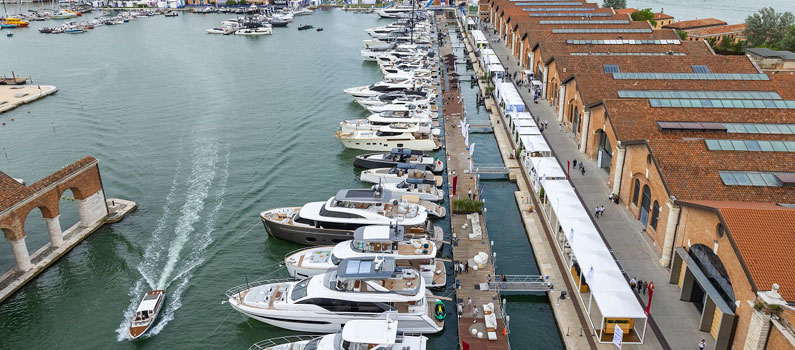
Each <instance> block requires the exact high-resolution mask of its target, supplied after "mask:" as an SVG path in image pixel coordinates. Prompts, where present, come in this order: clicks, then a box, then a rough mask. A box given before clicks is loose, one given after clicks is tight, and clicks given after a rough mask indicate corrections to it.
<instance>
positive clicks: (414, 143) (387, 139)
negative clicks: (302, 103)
mask: <svg viewBox="0 0 795 350" xmlns="http://www.w3.org/2000/svg"><path fill="white" fill-rule="evenodd" d="M336 136H337V138H338V139H339V140H340V141H342V144H343V145H344V146H345V147H346V148H351V149H360V150H365V151H389V150H391V149H393V148H402V147H408V148H411V149H414V150H418V151H435V150H437V149H439V147H441V143H440V142H439V140H437V139H436V136H434V135H432V134H431V133H429V132H423V130H421V129H420V127H419V126H418V125H416V124H415V125H411V124H403V123H395V124H390V125H387V126H382V127H381V128H379V129H378V130H356V131H337V133H336Z"/></svg>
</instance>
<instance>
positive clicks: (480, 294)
mask: <svg viewBox="0 0 795 350" xmlns="http://www.w3.org/2000/svg"><path fill="white" fill-rule="evenodd" d="M437 23H438V24H439V26H440V28H439V30H440V31H446V30H447V22H446V20H445V19H444V17H437ZM450 53H452V48H451V47H450V43H449V42H447V43H446V44H445V45H444V46H442V47H440V56H444V55H447V54H450ZM446 69H447V67H445V68H444V69H443V70H446ZM443 74H444V73H443ZM441 79H442V84H441V85H442V89H443V93H442V98H443V116H444V117H443V119H444V130H445V138H444V141H445V148H446V151H447V157H448V159H447V175H448V179H452V177H453V176H458V181H457V186H456V192H457V193H456V196H454V195H453V193H452V190H450V191H448V199H449V200H450V202H451V203H452V201H453V199H454V198H455V197H460V195H461V194H462V193H464V195H466V193H467V192H468V191H469V190H471V191H472V192H473V193H478V192H477V180H476V178H475V175H474V174H471V173H469V161H470V159H469V157H470V156H469V151H468V150H467V147H466V145H465V144H464V136H463V135H461V129H460V128H458V127H457V125H459V124H460V122H461V116H462V113H463V109H464V107H463V105H462V101H461V100H460V99H459V96H461V90H460V88H459V87H458V85H456V84H451V83H450V81H448V80H447V76H446V74H444V76H443V77H441ZM451 181H452V180H451ZM476 215H477V218H478V219H476V220H477V224H478V225H480V228H481V232H482V235H481V237H479V238H476V239H470V238H469V234H470V233H472V232H473V229H472V227H471V225H472V220H471V219H470V217H468V216H467V215H466V214H455V213H452V207H451V213H450V225H451V231H452V235H453V256H454V259H455V261H456V262H460V263H466V262H469V271H468V272H457V273H456V275H455V279H456V280H457V281H458V283H460V288H458V289H457V290H456V297H457V300H456V304H457V309H458V310H457V311H458V314H459V319H458V339H459V348H462V344H463V343H464V342H466V343H467V344H469V346H470V348H471V349H479V350H490V349H495V350H496V349H500V350H504V349H509V344H508V337H507V335H503V330H504V328H505V325H504V323H503V319H502V317H501V316H502V305H501V303H500V300H499V294H498V293H497V291H495V290H489V289H488V288H483V289H481V284H482V283H486V282H487V276H488V275H491V276H494V265H493V263H492V261H491V251H490V249H489V244H488V242H489V237H488V233H487V232H486V225H485V221H484V219H483V217H482V215H480V214H476ZM480 252H485V253H487V254H488V255H489V257H490V258H489V262H488V263H487V264H484V265H482V266H478V267H477V268H476V267H475V264H474V261H473V260H472V258H473V257H474V256H475V255H477V254H478V253H480ZM470 298H471V300H472V303H471V305H470V304H469V302H468V301H469V299H470ZM489 303H493V305H494V311H493V313H494V315H496V316H497V317H496V318H497V327H495V329H494V332H493V333H496V340H488V333H489V332H488V331H487V329H486V324H485V318H484V311H483V305H486V304H489ZM473 308H477V309H478V313H477V316H476V317H473V313H472V312H473ZM472 330H475V334H474V335H473V334H472ZM478 333H480V335H481V336H482V338H478V335H479V334H478Z"/></svg>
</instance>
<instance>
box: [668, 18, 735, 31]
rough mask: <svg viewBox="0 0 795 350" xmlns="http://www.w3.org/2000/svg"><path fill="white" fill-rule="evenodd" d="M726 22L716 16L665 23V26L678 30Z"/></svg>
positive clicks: (719, 24) (720, 24)
mask: <svg viewBox="0 0 795 350" xmlns="http://www.w3.org/2000/svg"><path fill="white" fill-rule="evenodd" d="M724 25H726V22H724V21H721V20H719V19H716V18H704V19H694V20H690V21H679V22H674V23H671V24H667V25H664V26H663V28H671V29H677V30H686V29H696V28H704V27H711V26H724Z"/></svg>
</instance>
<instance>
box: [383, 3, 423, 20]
mask: <svg viewBox="0 0 795 350" xmlns="http://www.w3.org/2000/svg"><path fill="white" fill-rule="evenodd" d="M415 10H416V9H414V8H413V7H412V6H395V7H388V8H382V9H380V10H378V11H377V12H376V13H378V15H379V16H381V17H382V18H398V17H400V15H401V14H404V13H410V12H411V11H415Z"/></svg>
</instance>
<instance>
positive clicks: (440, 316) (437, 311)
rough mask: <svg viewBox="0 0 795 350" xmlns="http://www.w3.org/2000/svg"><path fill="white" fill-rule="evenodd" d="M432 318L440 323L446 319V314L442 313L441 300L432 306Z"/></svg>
mask: <svg viewBox="0 0 795 350" xmlns="http://www.w3.org/2000/svg"><path fill="white" fill-rule="evenodd" d="M433 312H434V316H436V319H437V320H439V321H441V320H444V318H445V317H447V312H445V311H444V303H443V302H442V301H441V300H437V301H436V304H435V305H434V306H433Z"/></svg>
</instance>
